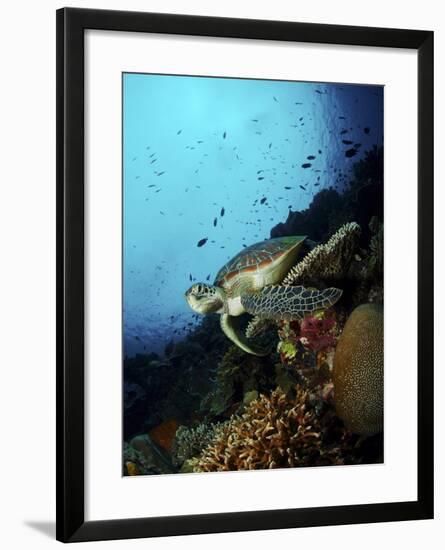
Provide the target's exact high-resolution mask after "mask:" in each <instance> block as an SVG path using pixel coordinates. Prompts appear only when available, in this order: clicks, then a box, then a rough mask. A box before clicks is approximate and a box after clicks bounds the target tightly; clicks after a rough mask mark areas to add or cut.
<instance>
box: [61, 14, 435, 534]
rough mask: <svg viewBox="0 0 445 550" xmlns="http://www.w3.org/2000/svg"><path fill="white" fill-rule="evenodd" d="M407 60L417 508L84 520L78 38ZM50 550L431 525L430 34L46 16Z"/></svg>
mask: <svg viewBox="0 0 445 550" xmlns="http://www.w3.org/2000/svg"><path fill="white" fill-rule="evenodd" d="M86 29H101V30H113V31H122V32H126V31H133V32H144V33H153V32H155V33H165V34H171V35H176V34H181V35H199V36H208V37H226V38H246V39H248V38H250V39H262V40H277V41H296V42H307V43H321V44H343V45H358V46H379V47H387V48H408V49H411V50H416V51H417V53H418V83H417V86H418V113H417V117H418V303H417V307H418V442H417V458H418V470H417V483H418V498H417V500H416V501H413V502H392V503H377V504H365V505H348V506H330V507H318V508H300V509H281V510H271V511H248V512H239V513H220V514H205V515H188V516H176V517H150V518H141V519H117V520H107V521H85V519H84V494H85V489H84V484H85V476H84V473H85V472H84V445H85V438H84V303H85V289H84V267H85V257H84V231H85V228H84V30H86ZM56 170H57V471H56V475H57V506H56V509H57V535H56V536H57V539H58V540H60V541H63V542H78V541H92V540H107V539H124V538H138V537H156V536H168V535H184V534H197V533H216V532H228V531H247V530H260V529H283V528H291V527H309V526H322V525H338V524H352V523H373V522H383V521H402V520H415V519H429V518H433V32H431V31H417V30H401V29H386V28H367V27H351V26H339V25H319V24H309V23H294V22H282V21H263V20H249V19H229V18H220V17H201V16H190V15H167V14H160V13H140V12H126V11H108V10H87V9H77V8H63V9H60V10H58V11H57V168H56Z"/></svg>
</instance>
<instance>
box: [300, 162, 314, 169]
mask: <svg viewBox="0 0 445 550" xmlns="http://www.w3.org/2000/svg"><path fill="white" fill-rule="evenodd" d="M311 166H312V164H311V163H310V162H305V163H304V164H302V165H301V167H302V168H310V167H311Z"/></svg>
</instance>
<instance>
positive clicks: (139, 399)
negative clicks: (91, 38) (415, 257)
mask: <svg viewBox="0 0 445 550" xmlns="http://www.w3.org/2000/svg"><path fill="white" fill-rule="evenodd" d="M122 90H123V99H122V139H123V142H122V152H123V155H122V158H123V169H122V193H123V195H122V196H123V240H122V242H123V244H122V246H123V265H122V275H123V334H122V341H123V388H122V392H123V443H122V470H123V475H124V476H138V475H160V474H176V473H180V474H185V473H202V472H219V471H237V470H262V469H273V468H298V467H313V466H335V465H364V464H376V463H382V462H383V461H384V445H383V441H384V434H383V425H384V422H383V418H384V411H383V387H384V374H383V372H384V369H383V296H384V292H383V279H384V277H383V243H384V230H383V222H384V220H383V210H384V208H383V202H384V201H383V195H384V193H383V191H384V188H383V165H384V164H383V98H384V88H383V86H377V85H363V84H360V85H358V84H345V83H322V82H299V81H281V80H264V79H243V78H228V77H206V76H183V75H164V74H142V73H124V74H123V75H122ZM265 475H266V474H265Z"/></svg>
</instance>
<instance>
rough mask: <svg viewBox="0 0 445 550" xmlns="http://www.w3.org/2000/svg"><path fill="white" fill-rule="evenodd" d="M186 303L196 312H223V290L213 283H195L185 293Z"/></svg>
mask: <svg viewBox="0 0 445 550" xmlns="http://www.w3.org/2000/svg"><path fill="white" fill-rule="evenodd" d="M185 299H186V300H187V303H188V305H189V306H190V307H191V308H192V309H193V311H196V312H197V313H201V314H205V313H223V310H224V304H225V295H224V291H223V290H222V289H221V288H219V287H217V286H213V285H207V284H205V283H195V284H194V285H192V286H191V287H190V288H189V289H188V290H187V292H186V293H185Z"/></svg>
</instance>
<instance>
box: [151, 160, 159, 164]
mask: <svg viewBox="0 0 445 550" xmlns="http://www.w3.org/2000/svg"><path fill="white" fill-rule="evenodd" d="M157 160H158V159H153V160H152V161H151V162H150V164H153V163H154V162H156V161H157Z"/></svg>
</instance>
